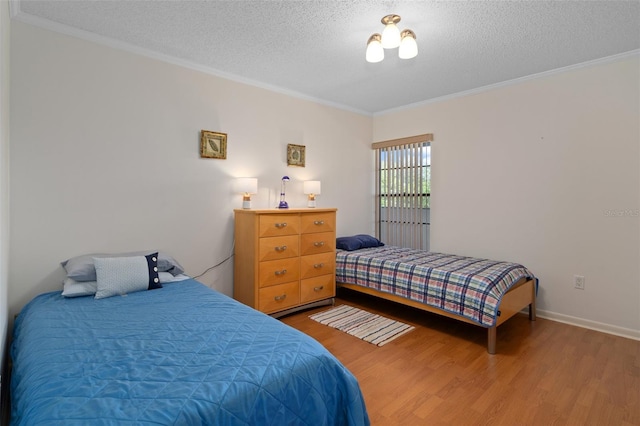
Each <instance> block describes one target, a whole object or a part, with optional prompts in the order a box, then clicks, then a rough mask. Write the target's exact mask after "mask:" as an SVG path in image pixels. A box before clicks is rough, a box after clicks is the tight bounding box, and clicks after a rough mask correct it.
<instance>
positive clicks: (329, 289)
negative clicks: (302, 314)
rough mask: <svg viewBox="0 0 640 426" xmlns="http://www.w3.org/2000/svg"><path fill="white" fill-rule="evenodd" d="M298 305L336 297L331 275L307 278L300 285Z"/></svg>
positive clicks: (334, 284)
mask: <svg viewBox="0 0 640 426" xmlns="http://www.w3.org/2000/svg"><path fill="white" fill-rule="evenodd" d="M300 284H301V285H300V303H308V302H313V301H314V300H322V299H327V298H329V297H333V296H335V295H336V282H335V276H334V275H333V274H329V275H322V276H320V277H314V278H308V279H306V280H302V282H301V283H300Z"/></svg>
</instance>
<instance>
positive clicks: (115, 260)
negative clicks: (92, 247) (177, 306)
mask: <svg viewBox="0 0 640 426" xmlns="http://www.w3.org/2000/svg"><path fill="white" fill-rule="evenodd" d="M93 262H94V264H95V268H96V277H97V283H98V285H97V289H96V295H95V298H96V299H103V298H105V297H111V296H116V295H118V294H120V295H123V294H127V293H133V292H136V291H143V290H151V289H154V288H161V287H162V285H161V284H160V279H159V278H158V253H153V254H150V255H148V256H132V257H102V258H100V257H96V258H94V259H93Z"/></svg>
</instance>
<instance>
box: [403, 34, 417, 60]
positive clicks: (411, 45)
mask: <svg viewBox="0 0 640 426" xmlns="http://www.w3.org/2000/svg"><path fill="white" fill-rule="evenodd" d="M417 55H418V43H416V35H415V34H414V33H413V32H412V31H411V30H404V31H403V32H402V42H401V43H400V49H398V56H400V58H401V59H411V58H415V57H416V56H417Z"/></svg>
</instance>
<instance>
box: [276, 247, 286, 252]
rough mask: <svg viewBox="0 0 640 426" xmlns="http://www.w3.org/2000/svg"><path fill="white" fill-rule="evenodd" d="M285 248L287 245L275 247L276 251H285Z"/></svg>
mask: <svg viewBox="0 0 640 426" xmlns="http://www.w3.org/2000/svg"><path fill="white" fill-rule="evenodd" d="M286 249H287V246H280V247H276V251H278V252H282V251H285V250H286Z"/></svg>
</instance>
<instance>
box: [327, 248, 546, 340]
mask: <svg viewBox="0 0 640 426" xmlns="http://www.w3.org/2000/svg"><path fill="white" fill-rule="evenodd" d="M522 278H532V279H534V278H535V277H534V275H533V273H531V271H529V270H528V269H527V268H525V267H524V266H522V265H520V264H517V263H510V262H501V261H494V260H488V259H479V258H473V257H465V256H457V255H452V254H444V253H436V252H428V251H423V250H416V249H411V248H402V247H394V246H382V247H374V248H365V249H360V250H354V251H345V250H338V252H337V254H336V282H338V283H348V284H356V285H360V286H364V287H369V288H372V289H375V290H378V291H382V292H385V293H391V294H394V295H397V296H401V297H405V298H407V299H411V300H413V301H416V302H420V303H424V304H426V305H429V306H433V307H436V308H439V309H442V310H444V311H447V312H450V313H453V314H456V315H460V316H463V317H465V318H467V319H469V320H470V321H472V322H474V323H476V324H478V325H481V326H483V327H492V326H494V325H495V324H496V321H497V317H498V316H499V305H500V301H501V299H502V297H503V295H504V294H505V293H506V292H507V291H508V290H509V289H510V288H511V287H512V286H513V285H514V284H516V283H517V282H518V281H519V280H520V279H522Z"/></svg>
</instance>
